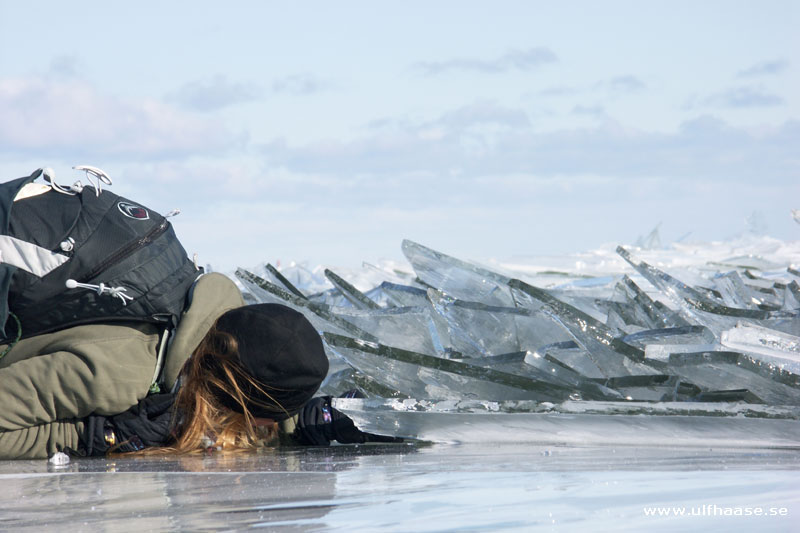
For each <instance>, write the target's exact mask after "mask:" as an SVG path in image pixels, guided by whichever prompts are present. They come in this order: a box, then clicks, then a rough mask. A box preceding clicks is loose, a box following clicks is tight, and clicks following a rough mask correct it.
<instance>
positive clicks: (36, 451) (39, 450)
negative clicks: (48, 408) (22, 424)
mask: <svg viewBox="0 0 800 533" xmlns="http://www.w3.org/2000/svg"><path fill="white" fill-rule="evenodd" d="M82 432H83V423H82V422H53V423H50V424H40V425H38V426H32V427H27V428H23V429H18V430H16V431H0V459H46V458H48V457H50V456H51V455H53V454H54V453H56V452H58V451H61V450H63V449H64V448H67V447H69V448H78V447H79V443H80V435H81V433H82Z"/></svg>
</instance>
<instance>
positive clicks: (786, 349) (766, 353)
mask: <svg viewBox="0 0 800 533" xmlns="http://www.w3.org/2000/svg"><path fill="white" fill-rule="evenodd" d="M720 343H721V344H722V345H723V346H725V347H727V348H730V349H732V350H741V351H744V352H748V353H751V354H756V355H755V357H757V358H758V359H761V360H764V361H766V362H769V363H772V364H774V365H777V366H778V367H780V368H781V369H783V370H788V371H789V372H792V373H794V374H800V337H797V336H794V335H789V334H788V333H783V332H780V331H777V330H774V329H768V328H762V327H758V326H752V325H746V324H737V325H736V327H735V328H731V329H729V330H726V331H723V332H722V335H721V336H720Z"/></svg>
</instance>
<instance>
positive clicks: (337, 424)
mask: <svg viewBox="0 0 800 533" xmlns="http://www.w3.org/2000/svg"><path fill="white" fill-rule="evenodd" d="M293 436H294V438H295V439H296V440H297V441H298V442H299V443H300V444H306V445H311V446H328V445H329V444H330V443H331V441H332V440H335V441H337V442H340V443H342V444H355V443H363V442H403V439H401V438H399V437H386V436H384V435H374V434H372V433H366V432H364V431H361V430H360V429H358V428H357V427H356V425H355V423H353V421H352V420H351V419H350V418H349V417H348V416H347V415H345V414H344V413H342V412H341V411H339V410H337V409H334V408H333V407H331V397H330V396H320V397H317V398H312V399H311V400H310V401H309V402H308V403H307V404H306V405H305V406H303V408H302V409H301V410H300V412H299V413H298V417H297V428H296V429H295V432H294V433H293Z"/></svg>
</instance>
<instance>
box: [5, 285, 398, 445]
mask: <svg viewBox="0 0 800 533" xmlns="http://www.w3.org/2000/svg"><path fill="white" fill-rule="evenodd" d="M160 332H161V330H160V329H159V328H158V327H156V326H155V325H153V324H149V323H142V322H130V323H126V322H112V323H107V324H90V325H79V326H74V327H70V328H67V329H64V330H61V331H57V332H54V333H47V334H42V335H37V336H33V337H30V338H23V339H22V340H20V341H19V342H17V343H16V344H15V345H13V347H12V348H11V349H10V350H9V351H8V352H7V353H5V355H4V356H3V357H2V359H0V406H2V409H1V410H0V458H3V459H11V458H44V457H48V456H50V455H52V454H54V453H55V452H58V451H65V452H67V453H70V454H73V455H79V456H92V455H103V454H106V453H109V452H136V451H139V452H140V453H189V452H196V451H203V450H208V449H213V450H221V451H236V450H248V449H256V448H258V447H262V446H269V445H274V444H276V443H277V442H278V440H279V439H278V437H279V435H282V436H286V437H288V439H281V440H289V441H290V442H293V443H296V444H307V445H327V444H330V442H331V441H333V440H337V441H339V442H342V443H355V442H368V441H379V442H398V441H400V439H395V438H393V437H383V436H379V435H371V434H368V433H364V432H361V431H359V430H358V429H357V428H356V427H355V425H354V424H353V422H352V421H351V420H350V419H349V418H347V417H346V416H344V415H343V414H341V413H339V412H338V411H336V410H335V409H333V408H332V407H331V399H330V397H318V398H313V396H314V394H315V393H316V392H317V390H318V389H319V386H320V384H321V383H322V381H323V380H324V378H325V376H326V374H327V371H328V360H327V357H326V355H325V352H324V349H323V346H322V341H321V339H320V337H319V334H318V333H317V331H316V330H315V329H314V327H313V326H312V325H311V323H310V322H308V320H307V319H306V318H305V317H304V316H303V315H302V314H301V313H299V312H297V311H294V310H292V309H290V308H288V307H285V306H282V305H278V304H256V305H247V306H245V305H244V301H243V300H242V296H241V293H240V291H239V289H238V288H237V287H236V285H235V284H234V283H233V282H232V281H231V280H230V279H228V278H227V277H225V276H223V275H221V274H217V273H211V274H206V275H203V276H201V277H200V278H199V279H198V281H197V282H196V283H195V286H194V288H193V291H192V295H191V302H190V305H189V306H188V308H187V309H186V310H185V311H184V312H183V314H182V316H181V319H180V322H179V323H178V327H177V329H176V330H175V331H174V334H173V335H174V336H173V339H172V342H171V344H170V345H169V348H168V350H167V352H166V358H165V363H164V368H163V375H162V384H163V389H164V390H172V391H173V392H169V393H159V394H150V395H148V392H149V391H150V388H151V384H152V383H153V375H154V372H155V371H156V368H155V367H156V366H157V360H158V349H159V344H160V342H161V335H160ZM7 347H8V346H5V345H0V353H3V352H5V351H6V348H7Z"/></svg>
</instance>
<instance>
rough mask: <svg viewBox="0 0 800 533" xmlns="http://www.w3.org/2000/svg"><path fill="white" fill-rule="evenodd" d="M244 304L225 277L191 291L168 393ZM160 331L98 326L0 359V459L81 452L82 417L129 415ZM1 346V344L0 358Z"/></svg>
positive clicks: (204, 280)
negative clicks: (221, 323)
mask: <svg viewBox="0 0 800 533" xmlns="http://www.w3.org/2000/svg"><path fill="white" fill-rule="evenodd" d="M242 305H244V301H243V300H242V295H241V292H240V291H239V289H238V288H237V287H236V285H235V284H234V283H233V282H232V281H231V280H230V279H228V278H227V277H225V276H223V275H222V274H215V273H212V274H207V275H204V276H202V277H201V278H200V279H199V280H198V282H197V283H196V284H195V287H194V290H193V293H192V296H191V303H190V305H189V307H188V309H187V310H186V311H185V312H184V313H183V315H182V317H181V320H180V323H179V324H178V327H177V329H176V330H175V331H174V332H173V335H172V338H171V339H170V344H169V348H168V350H167V351H166V357H165V361H164V364H163V373H162V379H163V383H164V386H165V387H167V388H171V387H172V385H173V384H174V383H175V380H176V379H177V377H178V373H179V372H180V370H181V367H182V366H183V364H184V362H185V361H186V359H187V358H188V357H189V355H191V353H192V352H193V351H194V349H195V348H196V347H197V345H198V344H199V343H200V341H201V340H202V338H203V337H204V336H205V334H206V332H208V330H209V328H210V327H211V325H212V324H213V323H214V321H216V319H217V318H218V317H219V316H220V315H222V314H223V313H224V312H226V311H228V310H230V309H233V308H236V307H240V306H242ZM162 338H163V331H162V330H161V329H160V328H159V327H158V326H156V325H153V324H144V323H121V322H120V323H114V324H95V325H84V326H76V327H73V328H68V329H65V330H62V331H58V332H55V333H49V334H46V335H38V336H36V337H31V338H28V339H23V340H21V341H20V342H19V343H17V344H16V345H15V346H14V347H13V348H12V349H11V351H10V352H8V353H7V354H6V355H5V356H4V357H3V358H2V359H0V459H14V458H28V459H31V458H44V457H47V456H49V455H51V454H53V453H55V452H56V451H58V450H60V449H61V448H63V447H65V446H69V447H71V448H75V449H77V448H78V435H79V434H80V433H81V432H82V431H83V422H82V421H81V419H82V418H84V417H86V416H88V415H90V414H92V413H96V414H100V415H113V414H117V413H121V412H123V411H126V410H127V409H128V408H130V407H131V406H133V405H136V403H137V402H138V401H139V400H141V399H142V398H144V397H145V396H147V393H148V391H149V389H150V385H151V384H152V382H153V378H154V374H155V370H156V361H157V358H158V356H157V354H158V348H159V345H160V343H161V341H162ZM5 348H6V347H5V346H2V345H0V352H2V351H3V350H4V349H5Z"/></svg>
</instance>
